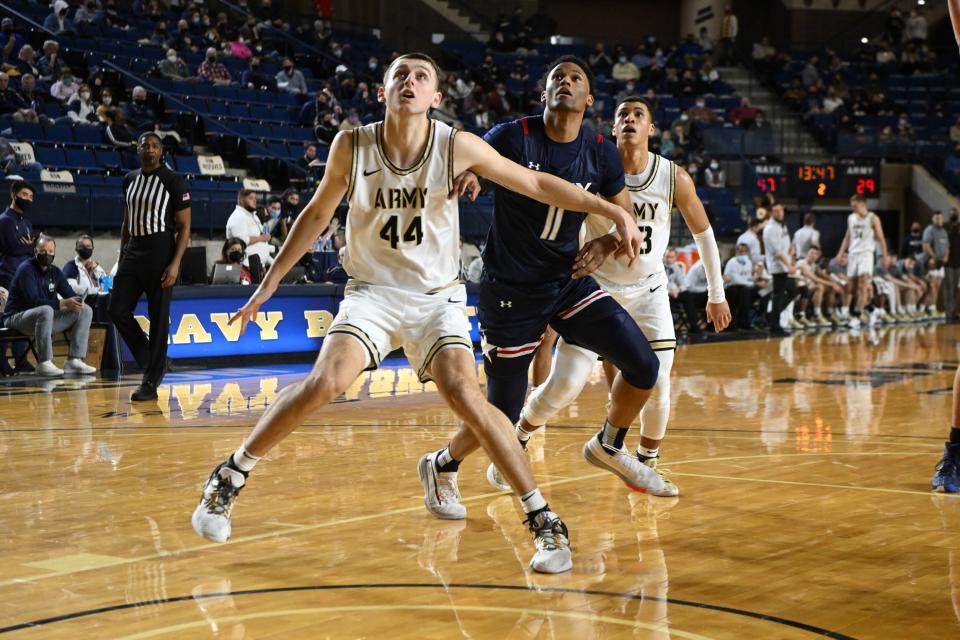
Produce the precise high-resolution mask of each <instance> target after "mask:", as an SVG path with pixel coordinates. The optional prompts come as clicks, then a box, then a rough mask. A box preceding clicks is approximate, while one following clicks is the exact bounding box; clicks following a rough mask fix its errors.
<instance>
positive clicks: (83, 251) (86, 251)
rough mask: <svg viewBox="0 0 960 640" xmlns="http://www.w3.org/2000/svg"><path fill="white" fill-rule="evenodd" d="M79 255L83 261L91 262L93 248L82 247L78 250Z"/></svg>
mask: <svg viewBox="0 0 960 640" xmlns="http://www.w3.org/2000/svg"><path fill="white" fill-rule="evenodd" d="M77 255H78V256H80V259H81V260H89V259H90V256H92V255H93V247H80V248H79V249H77Z"/></svg>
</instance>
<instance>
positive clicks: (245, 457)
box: [233, 445, 261, 473]
mask: <svg viewBox="0 0 960 640" xmlns="http://www.w3.org/2000/svg"><path fill="white" fill-rule="evenodd" d="M260 458H261V456H255V455H253V454H252V453H250V452H249V451H247V450H246V448H245V447H243V446H242V445H241V447H240V448H239V449H237V452H236V453H234V454H233V464H234V465H236V467H237V469H240V470H241V471H243V472H244V473H250V472H251V471H253V468H254V467H255V466H257V463H258V462H260Z"/></svg>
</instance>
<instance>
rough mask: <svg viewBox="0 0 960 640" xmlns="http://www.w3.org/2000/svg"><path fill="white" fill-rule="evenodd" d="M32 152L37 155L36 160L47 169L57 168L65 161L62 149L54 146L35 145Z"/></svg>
mask: <svg viewBox="0 0 960 640" xmlns="http://www.w3.org/2000/svg"><path fill="white" fill-rule="evenodd" d="M34 154H35V155H36V156H37V162H39V163H40V164H42V165H43V166H44V167H46V168H48V169H58V168H60V167H62V166H64V165H65V164H66V162H67V159H66V157H65V156H64V153H63V149H58V148H56V147H36V148H35V149H34Z"/></svg>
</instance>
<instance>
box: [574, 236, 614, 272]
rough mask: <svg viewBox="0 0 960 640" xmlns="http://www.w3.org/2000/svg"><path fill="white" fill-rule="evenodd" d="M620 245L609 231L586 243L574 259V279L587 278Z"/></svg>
mask: <svg viewBox="0 0 960 640" xmlns="http://www.w3.org/2000/svg"><path fill="white" fill-rule="evenodd" d="M619 247H620V241H619V240H617V238H616V236H614V235H613V234H609V233H608V234H607V235H605V236H600V237H599V238H594V239H593V240H591V241H589V242H587V243H586V244H584V245H583V248H582V249H580V253H578V254H577V258H576V260H574V261H573V268H574V272H573V279H574V280H577V279H579V278H585V277H587V276H588V275H590V274H591V273H593V272H594V271H596V270H597V268H598V267H599V266H600V265H602V264H603V263H604V261H605V260H606V259H607V257H608V256H610V255H612V254H613V253H614V252H616V250H617V249H618V248H619Z"/></svg>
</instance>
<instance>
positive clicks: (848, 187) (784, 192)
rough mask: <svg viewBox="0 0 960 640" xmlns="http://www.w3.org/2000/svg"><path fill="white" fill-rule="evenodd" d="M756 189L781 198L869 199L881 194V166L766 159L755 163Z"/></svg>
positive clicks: (860, 163)
mask: <svg viewBox="0 0 960 640" xmlns="http://www.w3.org/2000/svg"><path fill="white" fill-rule="evenodd" d="M753 170H754V174H755V185H756V189H757V190H758V191H760V192H763V193H766V192H769V193H772V194H773V195H775V196H777V197H780V198H849V197H850V196H852V195H853V194H855V193H859V194H860V195H863V196H866V197H868V198H873V197H876V196H878V195H879V194H880V167H878V166H877V165H875V164H871V163H864V162H853V163H845V162H844V163H830V164H803V163H792V162H790V163H783V162H766V163H759V164H755V165H754V166H753Z"/></svg>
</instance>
